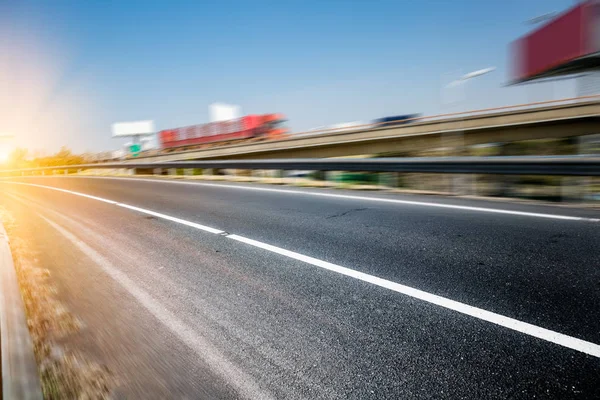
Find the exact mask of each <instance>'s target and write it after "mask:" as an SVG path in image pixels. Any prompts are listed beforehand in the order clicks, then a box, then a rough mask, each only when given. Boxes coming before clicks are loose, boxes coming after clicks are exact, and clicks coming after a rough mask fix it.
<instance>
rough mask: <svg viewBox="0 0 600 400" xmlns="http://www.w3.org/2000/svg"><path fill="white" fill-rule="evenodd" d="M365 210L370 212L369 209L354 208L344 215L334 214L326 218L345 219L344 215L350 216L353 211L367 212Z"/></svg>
mask: <svg viewBox="0 0 600 400" xmlns="http://www.w3.org/2000/svg"><path fill="white" fill-rule="evenodd" d="M365 210H368V208H353V209H351V210H348V211H344V212H343V213H339V214H333V215H330V216H329V217H326V219H329V218H337V217H343V216H344V215H348V214H350V213H351V212H353V211H365Z"/></svg>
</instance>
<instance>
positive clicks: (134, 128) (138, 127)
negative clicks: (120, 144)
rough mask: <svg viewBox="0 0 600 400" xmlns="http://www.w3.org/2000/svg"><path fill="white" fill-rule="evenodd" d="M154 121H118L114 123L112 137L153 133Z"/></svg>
mask: <svg viewBox="0 0 600 400" xmlns="http://www.w3.org/2000/svg"><path fill="white" fill-rule="evenodd" d="M153 133H154V121H135V122H117V123H116V124H113V125H112V137H126V136H139V135H152V134H153Z"/></svg>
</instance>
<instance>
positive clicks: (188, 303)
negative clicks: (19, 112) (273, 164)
mask: <svg viewBox="0 0 600 400" xmlns="http://www.w3.org/2000/svg"><path fill="white" fill-rule="evenodd" d="M0 193H1V194H0V206H3V207H5V208H7V209H8V210H10V211H11V212H12V213H13V215H14V216H15V217H16V218H17V220H18V222H19V223H20V226H21V227H23V228H22V229H25V230H26V234H27V235H28V237H30V238H31V242H32V243H33V245H34V246H35V247H36V250H37V251H38V254H39V257H40V259H39V262H40V264H41V265H44V266H45V267H46V268H48V269H49V270H50V271H51V276H52V279H53V280H54V281H55V282H57V284H58V286H59V292H60V293H61V297H62V298H63V299H64V301H65V302H67V303H68V305H69V307H70V308H71V309H73V310H74V312H75V313H76V314H77V315H78V316H79V317H80V318H81V319H82V320H83V322H84V324H85V327H86V333H85V343H79V344H77V343H75V345H78V346H80V347H81V348H83V349H84V350H85V351H86V352H87V353H89V354H90V355H91V357H93V358H94V359H97V360H99V361H100V362H101V363H103V364H105V365H107V366H108V367H109V368H110V369H111V370H112V371H113V372H115V373H116V374H117V375H118V376H119V384H118V388H117V391H116V395H117V397H119V396H120V397H122V398H189V399H196V398H261V399H262V398H265V399H266V398H286V399H296V398H297V399H314V398H326V399H342V398H353V399H366V398H373V399H383V398H406V399H408V398H411V399H412V398H416V399H419V398H423V399H430V398H436V399H458V398H523V399H531V398H560V399H566V398H600V383H599V382H600V346H599V345H600V248H599V244H600V221H599V220H598V218H600V213H599V212H598V211H593V210H579V209H576V208H569V207H558V206H556V207H553V206H538V205H523V204H511V203H503V202H493V201H482V200H466V199H459V198H453V199H449V198H443V197H433V196H427V197H424V196H421V197H420V196H401V195H393V194H385V193H365V192H349V191H340V190H332V189H329V190H318V189H310V190H309V189H297V188H286V187H278V186H261V185H242V184H222V183H205V182H204V183H202V182H181V181H164V180H140V179H126V178H83V177H45V178H44V177H39V178H21V179H15V180H11V181H8V180H3V181H0Z"/></svg>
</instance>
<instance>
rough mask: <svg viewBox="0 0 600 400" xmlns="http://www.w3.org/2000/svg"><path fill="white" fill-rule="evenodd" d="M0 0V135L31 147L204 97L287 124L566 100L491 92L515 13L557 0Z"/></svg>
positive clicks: (194, 111) (165, 122)
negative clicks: (447, 91)
mask: <svg viewBox="0 0 600 400" xmlns="http://www.w3.org/2000/svg"><path fill="white" fill-rule="evenodd" d="M0 4H1V5H0V15H1V16H0V34H1V36H0V37H3V38H4V40H3V41H2V42H0V50H3V51H2V52H1V53H0V54H2V55H0V74H2V73H4V77H0V79H2V82H4V83H6V82H7V81H8V83H9V86H8V87H10V89H11V90H10V92H11V97H15V96H17V97H18V95H19V94H20V93H21V92H23V91H24V92H26V93H27V96H21V98H22V101H21V102H20V103H19V102H17V103H16V104H17V105H18V110H17V111H18V112H17V114H18V115H19V118H16V117H14V115H16V114H15V112H13V113H12V114H11V115H10V116H9V117H10V118H8V119H7V118H4V119H5V120H11V118H12V120H11V121H12V122H11V124H10V125H7V126H5V127H3V129H4V130H13V131H14V132H15V134H16V136H17V139H16V143H17V144H19V145H23V146H26V147H28V148H30V149H32V150H33V149H45V150H46V151H53V150H55V149H57V148H59V147H60V146H61V145H67V146H69V147H71V148H73V149H74V150H75V151H85V150H92V151H100V150H109V149H114V148H117V147H118V146H119V145H120V144H121V143H122V141H116V140H114V139H111V138H110V125H111V124H112V123H113V122H116V121H127V120H139V119H153V120H154V121H155V123H156V126H157V128H159V129H162V128H168V127H175V126H181V125H187V124H194V123H202V122H205V121H207V119H208V105H209V104H210V103H213V102H226V103H233V104H239V105H240V106H241V107H242V110H243V112H244V113H269V112H282V113H284V114H286V115H287V117H288V119H289V125H290V127H291V128H292V130H293V131H302V130H306V129H310V128H313V127H317V126H321V125H327V124H333V123H337V122H346V121H354V120H368V119H372V118H377V117H382V116H386V115H396V114H404V113H423V114H435V113H440V112H445V111H454V110H456V109H457V108H462V109H474V108H485V107H491V106H499V105H506V104H514V103H521V102H528V101H536V100H546V99H551V98H553V97H554V98H560V97H566V96H570V95H573V94H574V85H572V82H568V81H565V82H558V83H554V84H550V83H545V84H538V85H535V86H528V87H516V88H507V87H505V84H506V83H507V81H508V78H509V76H508V72H507V67H508V65H509V59H508V45H509V43H510V41H512V40H514V39H515V38H517V37H519V36H520V35H522V34H524V33H526V32H527V31H528V30H530V29H531V28H532V27H531V26H528V25H526V24H525V23H524V21H526V20H527V19H529V18H531V17H534V16H536V15H539V14H543V13H546V12H549V11H561V10H564V9H566V8H568V7H569V6H571V5H572V4H573V1H572V0H527V1H523V0H504V1H481V0H478V1H470V0H469V1H466V0H465V1H448V0H437V1H436V0H421V1H399V0H394V1H388V0H382V1H375V0H371V1H326V0H322V1H310V0H305V1H279V2H275V1H189V2H188V1H117V2H107V1H92V0H86V1H49V0H46V1H27V0H18V1H15V0H8V1H7V0H4V1H3V2H1V3H0ZM7 49H8V51H7ZM489 66H495V67H497V70H496V71H494V72H493V73H492V74H489V75H486V76H483V77H481V78H478V79H477V80H473V81H471V82H469V85H468V86H467V88H466V98H465V101H464V102H463V103H462V104H460V105H458V106H456V107H455V108H452V109H451V110H450V109H449V106H447V105H444V104H442V96H441V87H442V86H443V84H445V83H448V82H449V81H450V80H453V79H455V78H456V77H458V76H459V75H460V74H461V73H467V72H470V71H472V70H476V69H480V68H485V67H489ZM15 77H16V78H15ZM17 78H18V79H17ZM32 82H33V83H35V85H34V84H33V83H32ZM24 87H26V89H25V90H24V89H23V88H24ZM41 88H43V90H42V89H41ZM0 96H2V95H0ZM6 96H7V94H6V91H5V94H4V99H2V97H0V105H2V104H4V105H6V104H13V103H14V101H13V100H12V99H7V98H6ZM31 103H33V104H34V105H32V104H31ZM12 107H15V106H14V105H13V106H12ZM5 109H6V108H5ZM5 113H6V111H5ZM5 117H6V115H5ZM29 121H35V124H34V125H31V124H29ZM1 128H2V122H0V129H1Z"/></svg>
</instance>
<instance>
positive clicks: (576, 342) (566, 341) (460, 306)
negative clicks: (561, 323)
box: [15, 182, 600, 358]
mask: <svg viewBox="0 0 600 400" xmlns="http://www.w3.org/2000/svg"><path fill="white" fill-rule="evenodd" d="M15 183H17V182H15ZM18 183H19V184H22V185H29V184H27V183H21V182H18ZM34 186H38V187H41V188H46V189H51V190H58V191H61V192H65V193H71V194H75V195H82V193H78V192H73V191H70V190H66V189H58V188H54V187H52V186H43V185H34ZM83 197H89V198H92V199H95V200H101V201H104V202H108V203H111V204H114V205H117V206H120V207H125V208H128V209H131V210H135V211H140V212H145V213H147V214H150V215H156V216H158V217H160V218H163V217H168V218H166V219H168V220H169V221H173V222H176V223H181V224H184V225H186V226H190V227H193V228H196V229H201V230H204V231H208V230H207V229H205V228H206V227H205V226H204V225H199V224H196V223H194V222H190V221H186V220H183V219H180V218H175V217H170V216H168V215H165V214H160V213H155V212H154V211H150V210H145V209H142V208H139V207H135V206H129V205H127V204H123V203H117V202H114V201H112V200H106V199H101V198H99V197H95V196H87V195H84V196H83ZM210 229H211V230H213V231H214V232H211V231H208V232H211V233H217V234H226V235H224V236H225V237H227V238H229V239H233V240H236V241H238V242H242V243H246V244H249V245H251V246H255V247H258V248H261V249H263V250H267V251H270V252H273V253H277V254H280V255H283V256H286V257H289V258H292V259H295V260H298V261H302V262H305V263H308V264H311V265H314V266H316V267H319V268H323V269H326V270H328V271H332V272H336V273H338V274H341V275H345V276H348V277H351V278H354V279H358V280H361V281H364V282H368V283H371V284H373V285H376V286H380V287H383V288H386V289H389V290H392V291H394V292H397V293H401V294H404V295H406V296H410V297H413V298H416V299H419V300H422V301H425V302H428V303H431V304H435V305H438V306H440V307H443V308H447V309H449V310H453V311H457V312H459V313H462V314H465V315H469V316H471V317H474V318H477V319H480V320H483V321H487V322H491V323H493V324H496V325H500V326H502V327H505V328H508V329H512V330H514V331H517V332H521V333H524V334H526V335H530V336H533V337H536V338H539V339H542V340H546V341H548V342H552V343H555V344H558V345H560V346H564V347H567V348H570V349H573V350H577V351H580V352H582V353H585V354H589V355H591V356H594V357H598V358H600V345H597V344H595V343H591V342H587V341H585V340H581V339H577V338H575V337H572V336H568V335H565V334H562V333H559V332H555V331H551V330H549V329H545V328H542V327H539V326H536V325H532V324H528V323H526V322H522V321H519V320H517V319H514V318H510V317H505V316H503V315H500V314H496V313H493V312H491V311H487V310H484V309H481V308H477V307H473V306H470V305H468V304H464V303H460V302H458V301H454V300H450V299H447V298H445V297H441V296H438V295H435V294H432V293H428V292H424V291H422V290H419V289H415V288H412V287H410V286H406V285H402V284H399V283H395V282H392V281H388V280H386V279H383V278H379V277H376V276H374V275H369V274H365V273H363V272H359V271H356V270H353V269H350V268H346V267H342V266H340V265H336V264H333V263H330V262H327V261H323V260H319V259H317V258H313V257H309V256H305V255H303V254H300V253H296V252H293V251H290V250H286V249H282V248H280V247H277V246H273V245H270V244H267V243H263V242H259V241H257V240H253V239H248V238H246V237H243V236H239V235H235V234H227V232H225V231H220V230H216V229H214V228H210Z"/></svg>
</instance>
